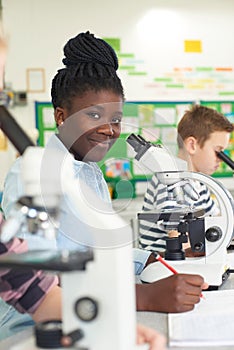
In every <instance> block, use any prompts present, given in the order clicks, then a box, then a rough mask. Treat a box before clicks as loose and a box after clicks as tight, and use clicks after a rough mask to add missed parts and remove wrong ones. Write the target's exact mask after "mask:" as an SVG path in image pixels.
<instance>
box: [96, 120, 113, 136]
mask: <svg viewBox="0 0 234 350" xmlns="http://www.w3.org/2000/svg"><path fill="white" fill-rule="evenodd" d="M97 131H98V132H100V133H104V134H106V135H109V136H113V135H114V130H113V127H112V125H111V123H106V124H103V125H100V126H99V127H98V129H97Z"/></svg>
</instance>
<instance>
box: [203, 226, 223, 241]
mask: <svg viewBox="0 0 234 350" xmlns="http://www.w3.org/2000/svg"><path fill="white" fill-rule="evenodd" d="M221 237H222V230H221V228H220V227H219V226H212V227H209V228H208V229H207V230H206V239H207V241H209V242H217V241H218V240H219V239H220V238H221Z"/></svg>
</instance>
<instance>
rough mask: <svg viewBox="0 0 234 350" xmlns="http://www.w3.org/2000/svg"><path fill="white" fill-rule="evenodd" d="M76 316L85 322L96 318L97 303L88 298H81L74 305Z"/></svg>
mask: <svg viewBox="0 0 234 350" xmlns="http://www.w3.org/2000/svg"><path fill="white" fill-rule="evenodd" d="M75 313H76V315H77V316H78V317H79V318H80V319H81V320H82V321H85V322H90V321H92V320H94V319H95V318H96V317H97V314H98V303H97V302H96V301H95V300H94V299H92V298H89V297H83V298H80V299H78V300H77V301H76V303H75Z"/></svg>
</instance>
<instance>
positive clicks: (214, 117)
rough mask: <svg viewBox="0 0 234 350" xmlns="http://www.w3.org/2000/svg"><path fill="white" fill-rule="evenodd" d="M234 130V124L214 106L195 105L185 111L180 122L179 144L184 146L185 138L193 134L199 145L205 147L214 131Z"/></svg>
mask: <svg viewBox="0 0 234 350" xmlns="http://www.w3.org/2000/svg"><path fill="white" fill-rule="evenodd" d="M233 130H234V127H233V124H232V123H231V122H230V121H229V120H228V119H227V118H226V117H225V116H224V115H223V114H221V113H219V112H217V111H216V110H215V109H213V108H208V107H205V106H201V105H194V106H192V108H191V109H190V110H187V111H186V112H185V114H184V116H183V117H182V118H181V120H180V122H179V124H178V127H177V144H178V147H179V148H183V146H184V140H185V139H187V138H188V137H190V136H193V137H195V139H196V140H197V142H198V144H199V146H200V147H203V146H204V143H205V142H206V141H207V140H208V139H209V138H210V135H211V134H212V133H214V132H216V131H226V132H228V133H231V132H232V131H233Z"/></svg>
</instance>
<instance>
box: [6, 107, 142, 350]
mask: <svg viewBox="0 0 234 350" xmlns="http://www.w3.org/2000/svg"><path fill="white" fill-rule="evenodd" d="M12 125H13V126H14V129H15V131H14V132H12V127H11V126H12ZM0 127H1V128H2V130H3V131H4V133H5V134H6V136H8V135H9V134H10V136H8V137H9V139H10V140H11V141H12V143H13V144H14V145H15V146H16V148H17V149H18V151H19V152H20V154H21V155H22V176H23V180H24V185H25V186H24V190H25V193H24V196H23V197H22V198H20V199H19V201H18V202H17V203H16V211H15V214H17V215H16V216H15V215H13V216H12V217H10V218H9V220H7V221H6V223H5V225H4V226H3V229H2V232H1V236H0V238H1V240H2V241H4V242H6V241H8V240H9V239H11V238H12V236H13V235H15V234H17V233H18V232H19V231H22V232H24V230H29V231H30V232H31V234H32V235H39V236H40V237H42V238H44V239H48V240H49V239H53V237H55V236H56V232H57V228H58V226H59V215H60V214H59V213H60V206H61V199H62V198H64V197H66V198H67V199H69V200H70V203H71V204H70V205H71V208H72V209H73V210H74V212H76V213H77V215H79V218H80V220H82V221H83V223H84V228H86V232H85V234H86V235H87V236H88V237H89V248H87V249H85V250H84V251H66V250H62V251H57V250H33V251H29V252H28V253H24V254H9V255H8V256H6V257H4V258H0V268H17V269H23V270H25V269H27V268H33V269H43V270H47V271H54V272H55V273H59V274H60V276H61V286H62V294H63V296H62V310H63V316H62V321H61V322H58V321H53V320H51V322H45V323H42V324H38V325H36V328H35V335H34V336H30V337H29V338H27V339H26V340H25V341H22V342H21V343H19V344H18V347H17V349H19V350H20V349H22V350H27V349H28V350H35V349H39V348H40V349H41V348H43V349H44V348H46V349H49V348H53V349H60V348H62V346H61V344H60V340H61V337H62V336H63V335H68V336H69V337H70V339H72V344H71V346H70V347H69V348H70V349H83V350H84V349H86V350H109V349H112V350H133V349H142V350H143V349H148V346H147V345H144V346H136V345H135V344H136V333H135V332H136V310H135V281H134V272H133V262H132V261H133V260H132V229H131V226H130V224H128V223H126V222H125V221H124V220H123V219H121V218H120V217H119V216H118V215H117V214H116V213H115V212H114V211H111V209H110V208H109V206H107V204H106V203H101V201H100V199H98V198H97V197H96V195H95V194H94V193H93V192H92V191H91V190H90V189H89V188H87V187H86V186H85V184H84V183H82V181H81V180H80V181H78V180H77V179H75V178H74V176H73V165H72V156H71V154H70V153H69V152H67V154H66V156H64V153H61V154H60V153H59V152H58V151H57V150H56V151H55V150H54V149H53V147H49V146H48V147H46V148H45V149H43V148H40V147H34V146H33V144H32V142H31V140H30V139H29V138H28V137H27V135H25V133H24V132H23V130H22V129H21V128H20V127H19V126H18V125H17V123H16V122H15V120H14V118H13V117H12V116H11V115H10V113H9V112H8V111H7V109H6V108H5V107H4V106H0ZM16 135H17V137H16ZM58 169H60V171H58ZM97 202H98V206H97V205H96V206H95V205H94V204H95V203H97ZM97 208H98V211H97Z"/></svg>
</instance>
